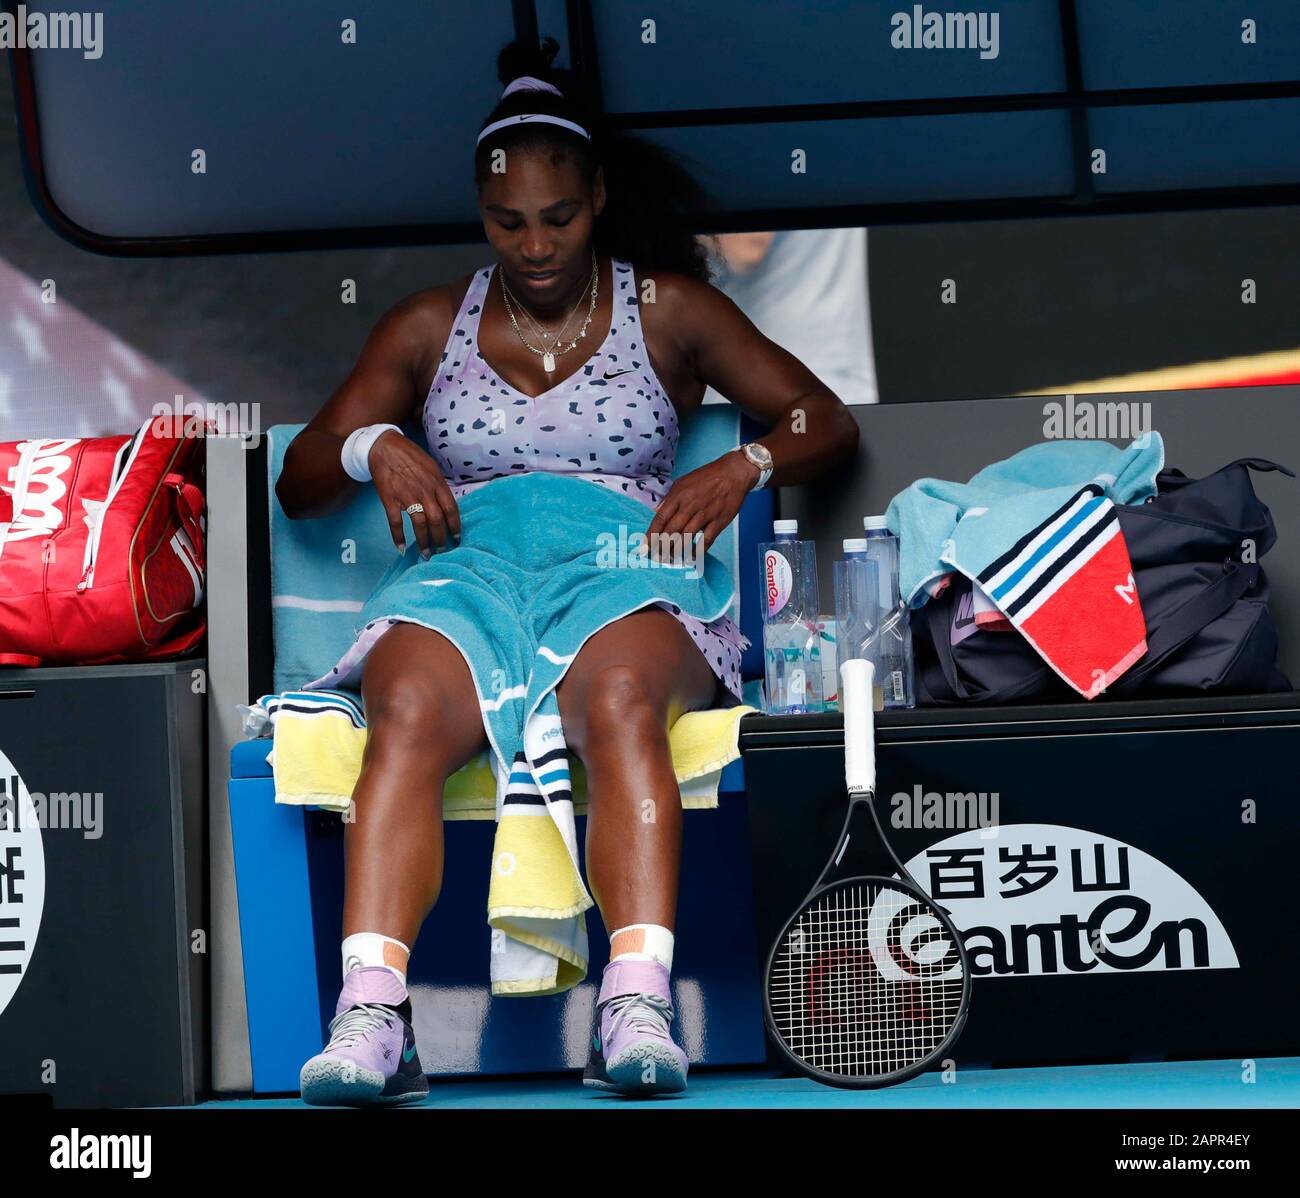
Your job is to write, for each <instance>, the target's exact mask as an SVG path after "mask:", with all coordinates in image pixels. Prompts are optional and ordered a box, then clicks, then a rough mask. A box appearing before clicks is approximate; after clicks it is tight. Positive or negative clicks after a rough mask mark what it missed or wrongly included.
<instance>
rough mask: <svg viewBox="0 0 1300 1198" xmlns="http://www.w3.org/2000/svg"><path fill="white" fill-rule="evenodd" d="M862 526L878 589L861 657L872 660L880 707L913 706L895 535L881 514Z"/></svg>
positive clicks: (909, 638)
mask: <svg viewBox="0 0 1300 1198" xmlns="http://www.w3.org/2000/svg"><path fill="white" fill-rule="evenodd" d="M862 527H863V529H864V530H865V532H866V534H867V535H866V543H867V560H868V561H871V562H874V563H875V566H876V584H877V587H878V589H879V594H878V597H877V600H876V603H875V604H874V607H875V609H876V613H877V614H876V620H875V625H876V626H875V629H874V630H873V632H872V634H871V636H870V651H869V652H867V653H866V654H864V656H866V657H867V658H869V659H870V660H871V661H872V662H874V663H875V667H876V685H877V686H878V687H880V689H881V691H882V692H883V698H884V706H885V707H886V708H890V707H915V706H916V690H915V684H914V682H913V677H912V627H911V623H910V622H909V619H908V617H909V615H910V613H909V611H908V608H907V605H906V604H905V603H904V602H903V599H902V597H901V595H900V594H899V584H898V538H897V537H896V536H894V534H893V533H892V532H890V531H889V526H888V525H887V524H886V523H885V517H884V516H867V517H865V518H864V519H863V521H862Z"/></svg>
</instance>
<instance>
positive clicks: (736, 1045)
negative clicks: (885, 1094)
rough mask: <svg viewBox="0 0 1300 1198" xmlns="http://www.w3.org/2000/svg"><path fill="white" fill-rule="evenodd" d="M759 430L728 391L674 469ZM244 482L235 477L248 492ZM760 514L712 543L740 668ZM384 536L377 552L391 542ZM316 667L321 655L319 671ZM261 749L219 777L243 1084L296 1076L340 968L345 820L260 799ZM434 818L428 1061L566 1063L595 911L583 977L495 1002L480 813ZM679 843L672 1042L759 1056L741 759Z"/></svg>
mask: <svg viewBox="0 0 1300 1198" xmlns="http://www.w3.org/2000/svg"><path fill="white" fill-rule="evenodd" d="M294 432H296V426H294V427H288V426H280V427H278V428H275V429H272V430H271V452H270V453H269V454H268V455H267V461H268V469H269V471H270V472H271V473H272V476H271V477H268V478H267V479H266V494H267V495H269V496H271V497H272V498H271V500H270V502H272V503H274V502H275V501H274V498H273V496H274V489H273V487H274V477H273V472H274V468H275V467H274V464H275V462H276V461H277V460H278V457H279V456H280V455H282V452H283V445H284V444H285V443H286V442H287V440H288V439H290V438H291V436H292V435H293V433H294ZM758 435H761V430H760V429H759V428H757V427H756V426H751V425H750V423H749V421H748V418H747V417H743V416H742V415H741V414H740V413H738V412H737V411H736V409H734V408H732V407H730V406H729V405H728V406H719V407H713V406H710V407H708V408H705V409H703V410H702V411H701V412H700V413H698V414H697V415H696V417H695V418H694V419H693V420H692V422H691V423H690V424H689V425H688V426H687V430H686V434H685V435H684V437H683V440H682V444H681V446H680V448H679V453H678V471H679V473H684V472H685V471H687V470H690V469H693V468H694V467H695V466H696V465H699V464H700V463H701V462H702V461H706V460H708V459H709V458H711V457H716V456H717V452H718V451H719V449H720V448H725V447H727V446H728V445H734V444H737V443H738V441H739V440H740V439H751V438H752V437H754V436H758ZM277 442H278V444H279V447H280V454H277V453H276V445H277ZM258 491H260V488H258V489H257V490H255V489H254V488H253V487H250V502H251V501H252V500H251V496H253V495H256V494H257V493H258ZM250 518H251V517H250ZM771 520H772V494H771V492H768V491H763V492H758V493H755V494H752V495H750V496H749V497H748V499H747V500H746V503H745V506H744V509H743V510H742V512H741V515H740V518H739V519H738V520H737V522H736V526H735V529H734V542H733V543H732V544H731V545H729V546H728V547H727V548H728V550H729V551H724V552H723V553H722V554H721V556H723V559H724V560H728V559H730V561H731V562H732V563H733V568H734V569H736V570H738V573H739V583H740V594H741V595H742V597H751V599H750V602H749V603H748V604H746V603H743V602H742V604H741V608H740V621H739V622H740V624H741V627H742V629H743V630H744V631H745V634H746V635H747V636H748V637H749V638H750V640H751V641H752V642H753V647H752V648H751V649H750V650H749V651H748V652H747V653H746V655H745V662H744V668H743V672H744V674H745V677H746V678H749V679H752V678H755V677H757V676H758V675H760V674H761V671H762V658H761V653H760V652H759V649H758V646H759V645H760V643H761V639H760V634H759V624H758V619H757V611H756V609H755V606H754V603H753V601H752V596H754V595H757V594H758V593H759V592H758V577H757V576H758V561H757V552H756V546H757V544H758V543H759V542H760V541H762V540H766V539H767V537H768V535H769V534H770V532H771ZM286 523H287V522H286ZM314 523H315V522H310V521H305V522H295V523H293V524H290V525H289V526H288V529H287V530H286V529H285V528H280V529H279V530H277V531H276V533H275V537H274V539H273V540H272V543H271V550H272V554H273V555H274V553H275V552H277V551H278V550H280V549H281V548H282V545H281V539H282V538H285V537H289V536H295V535H303V536H310V535H311V531H312V530H311V526H312V524H314ZM380 535H381V536H386V535H387V534H386V532H382V533H381V534H380ZM382 548H383V551H384V552H387V553H391V545H389V546H386V547H382ZM286 626H288V627H292V625H291V624H289V625H286V622H284V621H282V620H281V619H280V613H279V612H278V610H277V613H276V620H275V629H276V633H277V635H279V636H281V637H282V638H283V636H284V628H285V627H286ZM280 656H281V655H280V653H279V652H277V659H279V658H280ZM278 664H279V661H278V660H277V665H278ZM331 664H333V663H332V661H327V662H324V663H323V664H321V666H320V668H319V670H318V673H322V672H324V670H325V669H326V668H328V667H329V665H331ZM299 668H301V665H299ZM305 680H306V679H304V678H299V679H297V683H296V684H301V682H302V681H305ZM275 685H276V688H277V689H280V688H281V687H282V686H291V685H295V683H287V682H286V681H285V680H284V679H283V678H282V677H280V671H279V670H278V669H277V679H276V684H275ZM251 697H252V698H256V697H257V696H256V694H254V695H253V696H251ZM269 747H270V742H269V741H266V740H260V741H256V740H255V741H246V742H244V743H240V744H237V745H235V747H234V750H233V752H232V754H231V759H230V780H229V786H228V796H229V805H230V827H231V836H232V841H233V850H234V869H235V885H236V890H237V896H238V910H239V929H240V935H241V939H242V946H243V948H242V952H243V971H244V990H245V997H246V1002H247V1012H248V1035H249V1046H250V1052H251V1059H252V1082H253V1085H252V1088H253V1091H254V1092H255V1093H274V1092H278V1091H293V1090H296V1089H297V1086H298V1070H299V1067H300V1066H301V1064H302V1062H303V1061H304V1060H306V1059H307V1057H309V1056H311V1055H312V1054H314V1053H316V1052H318V1051H319V1050H320V1046H321V1044H322V1042H323V1038H324V1036H325V1033H326V1024H327V1022H328V1021H329V1019H330V1018H331V1017H332V1016H333V1014H334V1003H335V1000H336V998H337V996H338V988H339V984H340V980H341V979H340V963H339V943H340V941H341V938H342V909H343V830H344V828H343V824H342V822H341V820H340V818H339V816H338V815H337V814H332V813H329V812H324V811H319V810H314V809H304V808H300V807H291V806H285V805H277V804H276V803H275V801H274V798H275V795H274V785H273V782H272V778H271V770H270V767H269V766H268V765H267V764H266V761H265V757H266V752H267V750H268V748H269ZM585 825H586V820H585V817H581V818H579V820H578V840H579V844H580V845H581V844H582V841H583V838H584V835H585ZM445 831H446V865H445V872H444V881H443V888H442V894H441V897H440V899H439V901H438V904H437V906H436V907H435V909H434V911H433V913H432V915H431V916H430V917H429V919H428V920H427V921H426V922H425V925H424V927H423V929H422V931H421V933H420V937H419V939H418V941H417V943H416V945H415V946H414V951H413V953H412V958H411V972H410V975H409V978H408V982H409V988H410V991H411V1004H412V1009H413V1013H414V1019H415V1028H416V1034H417V1037H418V1039H419V1044H420V1054H421V1060H422V1061H423V1063H424V1065H425V1068H426V1070H427V1072H428V1073H430V1074H431V1075H461V1074H505V1073H516V1074H518V1073H530V1072H546V1071H554V1070H562V1069H573V1068H579V1067H580V1066H581V1065H582V1064H583V1062H584V1061H585V1059H586V1044H587V1035H588V1031H589V1028H590V1016H591V1010H592V1007H593V1005H594V1002H595V991H596V987H597V985H598V984H599V979H600V970H601V968H602V967H603V965H604V963H605V960H606V956H605V953H606V941H605V936H604V934H603V931H602V929H601V925H600V920H599V915H598V913H597V912H594V911H593V913H592V916H593V922H592V924H591V927H590V930H591V933H592V935H591V944H592V960H591V965H590V972H589V976H588V980H587V981H586V982H584V983H583V984H582V985H580V986H578V987H576V988H575V989H573V990H572V991H570V992H568V993H566V994H563V995H556V996H553V997H548V998H518V999H500V1000H498V1001H495V1002H494V1001H492V1000H491V997H490V992H489V984H488V955H489V951H490V936H491V933H490V930H489V929H488V926H487V922H486V918H485V913H486V909H487V889H488V878H489V861H490V857H491V843H492V835H493V831H494V825H493V824H492V823H491V821H483V820H472V821H461V820H458V821H448V822H447V823H446V825H445ZM684 841H685V843H684V852H683V861H682V875H681V890H680V900H679V904H678V925H677V949H676V959H675V977H674V986H675V999H676V1004H677V1008H678V1012H679V1025H678V1026H679V1032H680V1035H681V1038H682V1043H683V1045H684V1047H685V1048H686V1050H687V1052H688V1054H689V1055H690V1057H691V1059H692V1061H694V1062H697V1063H703V1064H710V1065H737V1064H752V1063H761V1062H762V1061H763V1060H764V1059H765V1055H766V1050H765V1046H764V1035H763V1020H762V1007H761V1001H760V996H759V986H758V972H759V969H758V945H757V943H756V937H755V931H754V914H753V892H752V885H751V875H750V848H749V836H748V831H747V820H746V809H745V803H744V775H743V770H742V763H741V762H740V761H735V762H732V763H731V764H730V765H729V766H727V767H726V769H725V770H724V772H723V776H722V783H721V787H720V793H719V807H718V809H717V810H714V811H692V812H688V813H687V814H686V821H685V837H684Z"/></svg>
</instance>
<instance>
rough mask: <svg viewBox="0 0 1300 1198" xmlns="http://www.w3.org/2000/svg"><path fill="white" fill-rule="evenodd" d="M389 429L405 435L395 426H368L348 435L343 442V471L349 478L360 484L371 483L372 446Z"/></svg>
mask: <svg viewBox="0 0 1300 1198" xmlns="http://www.w3.org/2000/svg"><path fill="white" fill-rule="evenodd" d="M389 429H392V430H393V432H395V433H397V434H398V435H399V436H401V435H403V434H402V430H401V429H400V428H398V427H397V425H395V424H367V425H366V426H365V427H364V428H359V429H357V430H356V431H355V432H352V433H349V434H348V439H347V440H346V441H344V442H343V455H342V457H343V469H344V470H345V471H346V473H347V476H348V477H349V478H354V479H356V480H357V482H359V483H368V482H369V481H370V449H371V446H373V445H374V443H375V442H376V441H378V440H379V438H380V437H382V436H383V435H384V433H386V432H388V430H389Z"/></svg>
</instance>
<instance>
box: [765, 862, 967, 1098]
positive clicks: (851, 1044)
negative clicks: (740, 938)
mask: <svg viewBox="0 0 1300 1198" xmlns="http://www.w3.org/2000/svg"><path fill="white" fill-rule="evenodd" d="M768 984H769V992H768V1002H769V1006H770V1008H771V1013H772V1019H773V1023H774V1025H775V1028H776V1031H777V1033H778V1035H779V1036H780V1037H781V1039H782V1041H783V1042H784V1044H785V1046H786V1047H787V1049H788V1050H789V1051H790V1053H791V1054H792V1055H793V1056H794V1057H795V1058H796V1059H798V1060H800V1061H803V1062H804V1063H805V1064H807V1065H809V1066H810V1067H812V1068H814V1069H818V1070H820V1071H821V1072H823V1073H827V1074H831V1075H840V1076H844V1077H856V1078H879V1077H886V1076H888V1075H890V1074H893V1073H897V1072H900V1071H902V1070H904V1069H907V1068H908V1067H910V1066H912V1065H915V1064H916V1063H917V1062H918V1061H921V1060H924V1059H925V1058H926V1057H927V1056H929V1055H930V1054H931V1053H933V1052H934V1051H935V1050H936V1049H938V1048H939V1047H940V1046H941V1045H942V1044H943V1043H944V1042H945V1041H946V1040H947V1039H948V1037H949V1035H950V1033H951V1032H952V1030H953V1027H954V1025H955V1024H956V1022H957V1020H958V1018H959V1017H960V1014H961V1010H962V997H963V993H964V977H963V972H962V967H961V958H960V956H959V955H958V953H957V950H956V947H955V946H954V944H953V943H952V939H951V937H950V936H949V934H948V931H947V929H946V928H945V926H944V925H943V923H941V922H940V921H939V919H938V918H937V917H936V915H935V914H934V912H933V909H932V907H931V906H930V904H929V903H928V902H926V901H923V900H921V899H920V898H919V897H918V896H916V895H914V894H912V893H909V892H907V891H903V890H900V889H897V888H895V887H894V886H891V885H889V884H888V883H887V882H885V881H884V880H881V881H880V882H872V881H868V880H860V881H855V882H852V883H846V884H841V885H839V886H836V887H834V888H833V889H831V890H828V891H826V892H825V893H823V894H822V895H820V896H819V897H818V898H817V899H815V900H814V901H813V903H811V904H810V905H809V907H808V908H807V909H806V910H805V911H804V912H803V914H802V915H801V916H800V917H799V918H798V919H797V920H796V921H795V923H794V924H793V925H792V926H791V927H790V929H789V930H788V931H787V933H786V934H785V936H784V938H783V941H782V943H781V945H780V946H779V948H778V951H777V953H776V955H775V957H774V960H773V966H772V970H771V974H770V977H769V983H768Z"/></svg>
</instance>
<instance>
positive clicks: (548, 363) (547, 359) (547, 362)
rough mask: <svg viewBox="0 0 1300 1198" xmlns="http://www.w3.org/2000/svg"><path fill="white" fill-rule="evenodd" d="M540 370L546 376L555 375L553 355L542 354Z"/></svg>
mask: <svg viewBox="0 0 1300 1198" xmlns="http://www.w3.org/2000/svg"><path fill="white" fill-rule="evenodd" d="M542 369H543V370H544V371H546V373H547V374H554V373H555V355H554V354H551V353H546V354H543V355H542Z"/></svg>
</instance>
